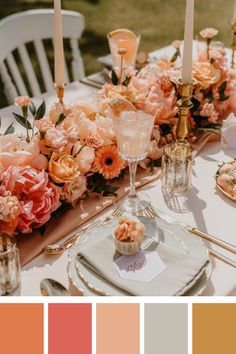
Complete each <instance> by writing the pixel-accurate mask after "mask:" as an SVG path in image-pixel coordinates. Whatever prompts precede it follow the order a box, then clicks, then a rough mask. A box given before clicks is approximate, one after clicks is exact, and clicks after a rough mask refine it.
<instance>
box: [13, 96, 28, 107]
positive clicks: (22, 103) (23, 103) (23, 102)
mask: <svg viewBox="0 0 236 354" xmlns="http://www.w3.org/2000/svg"><path fill="white" fill-rule="evenodd" d="M30 103H31V98H29V97H28V96H19V97H17V98H15V105H16V106H19V107H27V106H28V105H29V104H30Z"/></svg>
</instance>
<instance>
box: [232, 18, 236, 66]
mask: <svg viewBox="0 0 236 354" xmlns="http://www.w3.org/2000/svg"><path fill="white" fill-rule="evenodd" d="M232 30H233V43H232V44H231V49H232V60H231V68H232V69H233V68H234V58H235V50H236V21H233V22H232Z"/></svg>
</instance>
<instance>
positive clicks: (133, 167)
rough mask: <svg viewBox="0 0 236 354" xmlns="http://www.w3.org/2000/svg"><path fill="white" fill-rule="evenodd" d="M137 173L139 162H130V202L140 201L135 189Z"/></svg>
mask: <svg viewBox="0 0 236 354" xmlns="http://www.w3.org/2000/svg"><path fill="white" fill-rule="evenodd" d="M136 171H137V162H136V161H130V162H129V173H130V190H129V195H128V198H129V200H133V201H134V200H135V199H138V196H137V193H136V189H135V178H136Z"/></svg>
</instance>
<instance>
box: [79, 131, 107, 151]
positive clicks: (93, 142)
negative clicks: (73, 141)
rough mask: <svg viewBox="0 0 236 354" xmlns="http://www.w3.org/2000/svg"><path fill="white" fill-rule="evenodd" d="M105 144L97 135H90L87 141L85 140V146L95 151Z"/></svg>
mask: <svg viewBox="0 0 236 354" xmlns="http://www.w3.org/2000/svg"><path fill="white" fill-rule="evenodd" d="M103 144H104V140H103V139H102V138H101V137H100V136H98V135H97V134H94V135H89V136H88V137H87V138H86V139H85V140H84V145H85V146H89V147H92V148H94V149H97V148H99V147H100V146H102V145H103Z"/></svg>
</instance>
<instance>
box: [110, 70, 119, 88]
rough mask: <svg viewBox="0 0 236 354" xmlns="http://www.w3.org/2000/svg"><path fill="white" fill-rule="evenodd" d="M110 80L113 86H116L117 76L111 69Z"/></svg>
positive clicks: (117, 82)
mask: <svg viewBox="0 0 236 354" xmlns="http://www.w3.org/2000/svg"><path fill="white" fill-rule="evenodd" d="M111 82H112V83H113V85H114V86H117V85H118V84H119V79H118V76H117V75H116V72H115V71H114V70H112V72H111Z"/></svg>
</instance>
